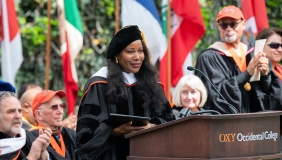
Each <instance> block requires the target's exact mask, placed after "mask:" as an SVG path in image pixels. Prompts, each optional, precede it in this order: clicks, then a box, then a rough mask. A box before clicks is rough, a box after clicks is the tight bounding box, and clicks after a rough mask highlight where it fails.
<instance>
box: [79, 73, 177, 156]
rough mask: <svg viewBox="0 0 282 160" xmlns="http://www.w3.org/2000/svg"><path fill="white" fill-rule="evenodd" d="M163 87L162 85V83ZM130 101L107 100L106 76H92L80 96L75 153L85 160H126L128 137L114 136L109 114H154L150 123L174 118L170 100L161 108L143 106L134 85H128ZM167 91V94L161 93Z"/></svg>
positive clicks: (148, 115) (149, 115)
mask: <svg viewBox="0 0 282 160" xmlns="http://www.w3.org/2000/svg"><path fill="white" fill-rule="evenodd" d="M160 87H161V86H160ZM127 88H128V93H129V94H128V95H129V96H128V100H126V101H123V102H120V103H117V104H111V103H109V102H108V101H107V98H106V96H105V95H106V91H107V82H106V79H105V78H103V77H98V76H94V77H91V78H90V79H89V81H88V82H87V83H86V85H85V88H84V96H83V97H82V99H81V103H80V107H79V111H78V122H77V129H76V133H77V137H76V154H77V155H78V156H80V158H81V159H84V160H88V159H89V160H90V159H91V160H125V159H126V156H128V155H129V140H128V139H125V138H124V136H111V135H110V134H111V131H112V129H113V127H112V126H111V125H110V124H107V119H108V116H109V113H118V114H126V115H135V116H147V117H151V121H150V123H155V124H161V123H165V122H167V121H171V120H174V116H173V114H172V111H171V107H170V105H169V103H168V101H167V100H165V101H166V102H167V103H166V105H165V106H164V107H165V108H164V109H162V110H157V109H155V108H153V106H149V107H145V108H143V107H142V104H143V101H142V100H141V98H140V97H138V96H137V94H136V87H135V86H134V85H131V86H127ZM160 94H164V93H160Z"/></svg>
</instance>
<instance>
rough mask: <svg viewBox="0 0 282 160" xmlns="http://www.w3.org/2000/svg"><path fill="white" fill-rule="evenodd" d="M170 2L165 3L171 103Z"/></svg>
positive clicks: (168, 90)
mask: <svg viewBox="0 0 282 160" xmlns="http://www.w3.org/2000/svg"><path fill="white" fill-rule="evenodd" d="M170 2H171V1H170V0H168V2H167V72H168V74H167V99H168V100H169V102H171V93H170V88H171V35H170V27H171V25H170V24H171V23H170V18H171V12H170V10H171V6H170Z"/></svg>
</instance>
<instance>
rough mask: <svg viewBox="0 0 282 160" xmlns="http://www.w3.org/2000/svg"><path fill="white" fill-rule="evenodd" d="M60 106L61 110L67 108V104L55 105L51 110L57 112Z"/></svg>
mask: <svg viewBox="0 0 282 160" xmlns="http://www.w3.org/2000/svg"><path fill="white" fill-rule="evenodd" d="M59 106H60V107H61V108H66V104H65V103H62V104H54V105H52V106H51V109H52V110H57V109H58V108H59Z"/></svg>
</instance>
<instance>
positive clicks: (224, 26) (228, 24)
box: [218, 20, 243, 30]
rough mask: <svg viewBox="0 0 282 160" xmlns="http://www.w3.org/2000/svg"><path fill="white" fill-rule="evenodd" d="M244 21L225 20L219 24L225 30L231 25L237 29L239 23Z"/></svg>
mask: <svg viewBox="0 0 282 160" xmlns="http://www.w3.org/2000/svg"><path fill="white" fill-rule="evenodd" d="M242 21H243V20H241V21H239V22H231V23H225V22H223V23H219V22H218V24H219V26H220V28H221V29H223V30H226V29H227V27H228V26H230V27H231V28H232V29H235V28H236V27H237V26H238V24H239V23H241V22H242Z"/></svg>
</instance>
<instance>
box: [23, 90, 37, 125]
mask: <svg viewBox="0 0 282 160" xmlns="http://www.w3.org/2000/svg"><path fill="white" fill-rule="evenodd" d="M41 91H42V89H41V88H38V87H37V88H31V89H29V90H27V91H26V92H24V93H23V94H22V96H21V99H20V102H21V106H22V108H23V111H22V115H23V126H22V127H23V129H25V130H29V129H30V128H32V127H34V126H37V121H36V119H35V118H34V116H33V113H32V107H31V104H32V100H33V98H34V97H35V95H36V94H37V93H39V92H41Z"/></svg>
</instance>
